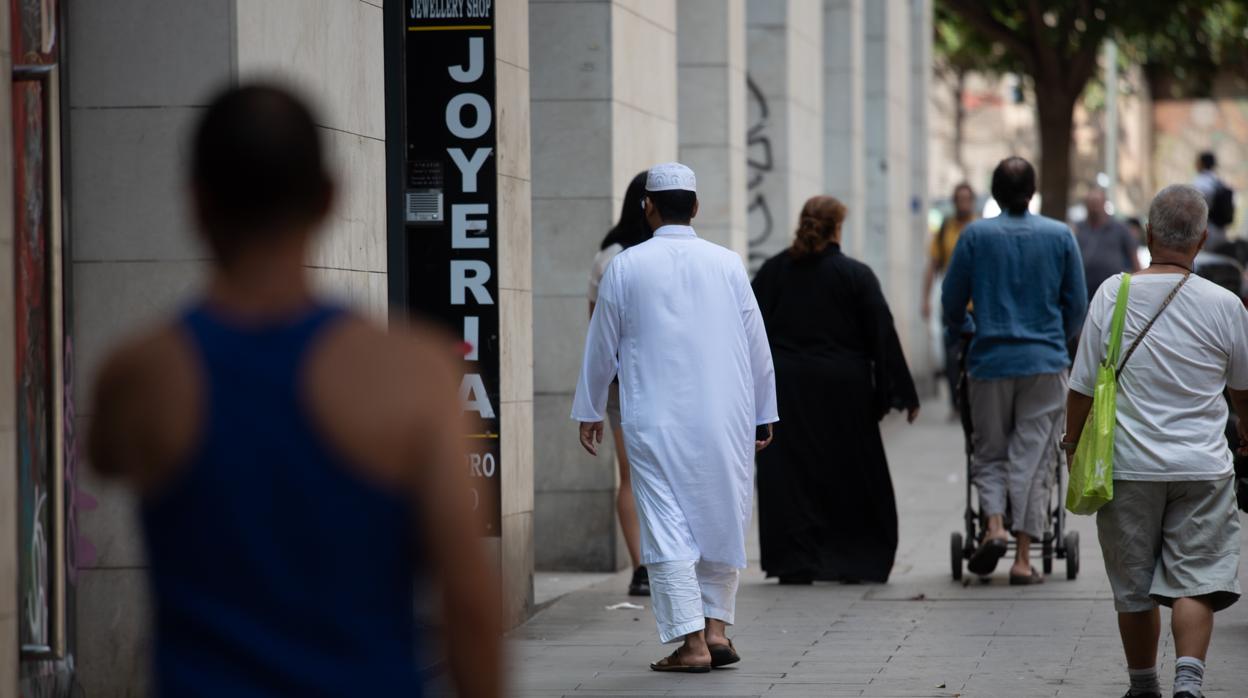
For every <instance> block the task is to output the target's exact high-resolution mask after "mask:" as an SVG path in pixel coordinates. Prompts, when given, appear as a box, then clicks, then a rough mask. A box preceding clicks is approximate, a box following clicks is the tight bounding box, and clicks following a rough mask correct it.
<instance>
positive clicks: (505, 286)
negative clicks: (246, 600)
mask: <svg viewBox="0 0 1248 698" xmlns="http://www.w3.org/2000/svg"><path fill="white" fill-rule="evenodd" d="M495 7H496V12H497V15H496V17H497V19H496V21H495V26H494V46H495V51H494V53H495V61H496V62H495V66H494V70H495V82H496V88H495V113H496V114H497V119H498V121H497V123H498V222H499V223H498V224H499V230H498V241H499V249H498V263H499V277H498V289H499V336H500V337H501V338H502V347H501V364H502V411H501V413H500V414H501V416H502V425H503V426H502V444H501V447H502V454H503V462H504V463H506V464H507V467H505V468H503V470H502V473H501V477H502V483H501V487H502V515H503V531H502V539H501V541H500V544H501V550H500V551H499V569H500V572H501V575H502V579H503V612H504V614H505V616H506V617H505V622H506V625H507V627H512V626H514V625H518V624H519V623H521V622H523V621H524V620H525V619H527V618H528V616H529V614H530V613H531V612H532V609H533V261H532V260H533V252H532V242H533V229H532V225H531V199H532V178H533V175H532V168H531V167H530V162H531V157H530V147H529V137H530V136H529V133H530V124H529V12H528V8H527V7H526V6H525V5H524V4H523V3H518V2H500V3H498V4H497V5H495Z"/></svg>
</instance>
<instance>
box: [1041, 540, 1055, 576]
mask: <svg viewBox="0 0 1248 698" xmlns="http://www.w3.org/2000/svg"><path fill="white" fill-rule="evenodd" d="M1040 561H1041V562H1040V566H1041V567H1043V568H1044V574H1045V576H1048V575H1050V574H1053V534H1051V533H1050V534H1045V536H1044V544H1043V545H1042V546H1041V552H1040Z"/></svg>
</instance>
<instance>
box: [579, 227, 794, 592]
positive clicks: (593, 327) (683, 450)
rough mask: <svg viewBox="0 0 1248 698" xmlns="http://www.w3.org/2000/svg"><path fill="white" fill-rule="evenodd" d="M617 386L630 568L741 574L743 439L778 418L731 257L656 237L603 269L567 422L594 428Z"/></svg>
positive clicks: (708, 246)
mask: <svg viewBox="0 0 1248 698" xmlns="http://www.w3.org/2000/svg"><path fill="white" fill-rule="evenodd" d="M617 373H618V375H619V379H620V411H621V415H622V417H623V425H624V440H625V445H626V447H627V449H628V458H629V461H630V462H631V463H632V468H633V476H632V482H633V494H634V496H635V499H636V501H637V513H638V519H639V522H640V524H641V526H640V528H641V552H642V563H643V564H653V563H656V562H669V561H674V560H699V559H701V560H709V561H712V562H719V563H723V564H727V565H731V566H733V567H737V568H743V567H745V532H746V527H747V526H748V525H749V520H750V514H751V509H752V506H753V494H754V436H755V427H756V426H758V425H761V424H770V423H772V422H775V421H778V415H777V413H776V384H775V371H774V368H773V367H772V361H771V349H770V347H769V346H768V343H767V334H766V330H765V329H764V328H763V320H762V316H761V315H760V313H759V310H758V303H757V301H755V299H754V292H753V290H752V289H751V288H750V281H749V278H748V277H747V276H746V273H745V268H744V265H742V263H741V258H740V257H739V256H737V255H736V254H735V253H733V252H732V251H730V250H727V249H725V248H723V247H720V246H718V245H715V244H712V243H709V242H706V241H705V240H701V239H699V238H698V237H697V235H696V234H694V232H693V228H691V227H689V226H673V225H669V226H664V227H662V228H659V230H657V231H655V234H654V238H653V239H651V240H649V241H647V242H644V243H642V244H640V245H636V246H633V247H631V248H629V249H627V250H625V251H624V252H622V253H620V255H618V256H617V257H616V258H615V259H613V260H612V261H611V263H610V265H609V266H608V267H607V271H606V274H605V275H604V276H603V278H602V282H601V284H600V286H599V289H598V304H597V306H596V308H595V310H594V315H593V318H592V319H591V320H590V324H589V335H588V337H587V338H586V341H585V359H584V365H583V367H582V370H581V378H580V381H579V383H578V384H577V388H576V398H575V400H574V402H573V405H572V418H573V419H575V420H577V421H580V422H597V421H601V420H602V415H603V411H604V409H605V408H606V403H607V390H608V387H609V386H610V384H611V381H612V379H614V378H615V377H616V375H617Z"/></svg>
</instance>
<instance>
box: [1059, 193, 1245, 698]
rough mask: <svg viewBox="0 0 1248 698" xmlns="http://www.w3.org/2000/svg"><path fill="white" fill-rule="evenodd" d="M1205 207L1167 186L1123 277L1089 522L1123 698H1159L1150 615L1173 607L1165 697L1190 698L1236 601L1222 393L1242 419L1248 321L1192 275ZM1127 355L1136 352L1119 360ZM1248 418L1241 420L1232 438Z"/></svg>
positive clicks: (1235, 541) (1112, 287)
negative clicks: (1118, 645)
mask: <svg viewBox="0 0 1248 698" xmlns="http://www.w3.org/2000/svg"><path fill="white" fill-rule="evenodd" d="M1208 213H1209V211H1208V206H1207V204H1206V203H1205V197H1204V196H1203V195H1202V194H1201V193H1200V192H1199V191H1197V190H1196V189H1194V188H1192V187H1190V186H1187V185H1174V186H1170V187H1166V188H1165V189H1163V190H1162V191H1161V193H1159V194H1158V195H1157V197H1156V198H1154V199H1153V203H1152V206H1151V207H1150V208H1149V221H1148V227H1147V231H1148V247H1149V251H1150V252H1151V253H1152V264H1151V266H1149V268H1148V269H1145V270H1144V271H1142V272H1140V273H1139V274H1137V275H1134V276H1133V277H1132V278H1131V279H1130V285H1129V291H1128V293H1129V295H1128V297H1127V313H1126V322H1125V325H1124V330H1123V333H1122V346H1123V348H1124V351H1123V356H1124V357H1125V359H1124V361H1123V363H1122V364H1121V365H1120V366H1119V373H1118V400H1117V419H1118V422H1117V430H1116V431H1115V434H1114V461H1113V468H1114V496H1113V500H1112V501H1110V502H1109V503H1108V504H1106V505H1105V506H1104V507H1102V508H1101V509H1100V511H1099V512H1097V529H1098V532H1099V536H1100V542H1101V549H1102V551H1103V552H1104V555H1105V569H1106V572H1107V573H1108V576H1109V581H1110V586H1111V587H1112V588H1113V592H1114V607H1115V608H1116V609H1117V611H1118V628H1119V632H1120V634H1121V636H1122V645H1123V649H1124V650H1125V653H1126V658H1127V670H1128V673H1129V677H1130V681H1131V688H1130V690H1129V691H1128V692H1127V695H1128V696H1157V697H1158V698H1160V696H1161V687H1160V682H1159V680H1158V676H1157V645H1158V642H1159V640H1160V636H1161V616H1160V614H1159V613H1158V608H1157V605H1158V604H1162V605H1165V606H1169V607H1171V608H1172V609H1173V615H1172V618H1171V621H1172V622H1171V628H1172V631H1173V633H1174V645H1175V656H1176V657H1177V659H1176V661H1175V677H1174V695H1175V696H1176V698H1199V697H1200V696H1201V695H1202V694H1201V685H1202V682H1203V679H1204V669H1205V667H1204V660H1205V654H1206V652H1207V651H1208V648H1209V640H1210V637H1211V636H1212V634H1213V614H1214V612H1215V611H1220V610H1222V609H1224V608H1226V607H1228V606H1230V605H1231V604H1233V603H1235V602H1236V601H1237V600H1238V599H1239V595H1240V587H1239V580H1238V577H1237V574H1238V569H1239V550H1240V540H1239V514H1238V512H1237V511H1236V503H1235V488H1234V484H1233V483H1234V470H1233V461H1232V454H1231V451H1230V449H1229V448H1228V447H1227V443H1226V437H1225V425H1226V419H1227V406H1226V401H1225V399H1224V398H1223V393H1224V392H1226V391H1227V389H1228V388H1229V392H1230V396H1231V400H1232V402H1233V403H1234V405H1235V409H1236V410H1237V411H1238V412H1239V413H1240V414H1248V311H1245V309H1244V306H1243V304H1242V303H1241V302H1240V299H1239V298H1237V297H1236V296H1235V295H1234V294H1232V293H1230V292H1229V291H1227V290H1226V289H1224V288H1222V287H1220V286H1218V285H1216V284H1214V283H1212V282H1210V281H1207V280H1205V279H1202V278H1200V277H1197V276H1195V275H1193V274H1192V265H1193V263H1194V260H1195V258H1196V254H1197V252H1199V251H1200V248H1201V246H1202V245H1203V244H1204V242H1205V240H1206V239H1207V238H1208ZM1121 286H1122V275H1121V274H1119V275H1116V276H1114V277H1111V278H1109V279H1108V280H1106V281H1105V282H1104V283H1103V284H1102V285H1101V287H1100V290H1099V291H1097V292H1096V296H1095V298H1093V300H1092V304H1091V307H1090V309H1089V311H1088V318H1087V322H1086V325H1085V327H1084V332H1083V336H1082V338H1081V340H1080V344H1079V353H1078V356H1077V357H1076V359H1075V365H1074V370H1073V373H1072V374H1071V377H1070V388H1071V391H1070V395H1069V401H1068V409H1067V423H1066V438H1065V439H1064V440H1063V447H1064V448H1066V449H1067V450H1068V451H1071V452H1073V450H1074V447H1075V445H1076V444H1077V443H1078V441H1079V436H1080V435H1081V433H1082V431H1083V428H1084V424H1085V423H1086V421H1087V418H1088V414H1089V411H1090V409H1091V407H1092V397H1091V395H1092V394H1093V391H1094V388H1095V384H1096V373H1097V365H1098V364H1099V363H1100V362H1101V361H1102V360H1103V358H1104V357H1105V355H1106V352H1107V347H1108V343H1109V335H1110V331H1109V328H1110V321H1111V317H1112V315H1113V312H1114V306H1115V303H1116V301H1117V297H1118V293H1119V289H1120V287H1121ZM1131 347H1134V349H1135V350H1134V352H1132V351H1130V349H1129V348H1131ZM1246 427H1248V420H1243V421H1241V422H1240V438H1241V440H1243V439H1244V438H1245V436H1246V433H1245V428H1246Z"/></svg>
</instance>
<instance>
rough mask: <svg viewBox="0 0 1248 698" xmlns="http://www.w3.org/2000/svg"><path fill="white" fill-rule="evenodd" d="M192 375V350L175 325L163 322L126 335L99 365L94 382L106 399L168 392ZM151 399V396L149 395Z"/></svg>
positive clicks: (176, 324)
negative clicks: (95, 381) (105, 394)
mask: <svg viewBox="0 0 1248 698" xmlns="http://www.w3.org/2000/svg"><path fill="white" fill-rule="evenodd" d="M195 375H196V371H195V358H194V347H193V344H192V342H191V339H190V337H189V336H188V335H187V333H186V331H185V330H184V329H183V327H182V325H181V324H180V323H177V322H166V323H163V324H160V325H156V326H153V327H148V328H146V329H143V330H141V331H138V332H136V333H134V334H132V335H130V336H129V337H128V338H127V339H125V340H123V341H122V342H121V343H120V344H118V345H117V346H116V347H115V348H114V349H113V350H112V351H111V352H110V353H109V354H108V355H107V357H106V358H105V359H104V361H103V363H102V364H101V365H100V369H99V371H98V373H97V376H96V380H97V382H98V384H99V386H100V388H101V389H102V390H105V391H106V392H107V393H108V395H107V398H111V399H118V398H124V397H125V396H126V395H130V394H136V393H142V394H147V393H151V392H154V391H162V389H163V391H164V392H168V391H169V390H172V389H176V388H178V387H180V386H182V385H183V384H185V383H188V382H192V381H193V380H194V377H195ZM153 397H154V396H153Z"/></svg>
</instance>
